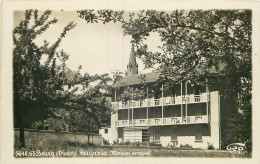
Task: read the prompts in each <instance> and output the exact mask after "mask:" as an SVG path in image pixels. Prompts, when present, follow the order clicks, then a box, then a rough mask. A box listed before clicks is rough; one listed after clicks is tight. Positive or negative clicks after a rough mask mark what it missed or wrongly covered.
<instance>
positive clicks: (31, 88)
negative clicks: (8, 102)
mask: <svg viewBox="0 0 260 164" xmlns="http://www.w3.org/2000/svg"><path fill="white" fill-rule="evenodd" d="M50 14H51V11H49V10H47V11H45V12H44V13H42V14H41V15H39V12H38V10H26V12H25V17H24V19H23V20H21V22H20V24H19V25H18V26H17V27H15V28H14V30H13V45H14V47H13V87H14V88H13V91H14V93H13V95H14V121H15V127H19V128H20V145H21V147H24V146H25V142H24V127H25V126H29V125H27V124H26V125H25V120H27V119H35V121H37V120H36V119H40V120H41V121H42V122H43V120H45V119H46V118H47V116H48V114H52V112H53V109H54V108H55V107H57V106H59V104H60V103H62V101H61V99H62V98H63V97H62V95H61V94H59V92H58V91H59V90H60V91H61V90H62V86H63V83H64V80H65V79H64V78H63V77H64V70H63V68H64V67H62V66H57V64H56V62H57V60H58V59H59V60H60V62H61V63H62V65H63V66H64V65H65V62H66V60H67V59H68V56H67V55H66V54H65V53H64V52H63V51H61V52H57V48H58V46H59V45H60V42H61V40H62V39H63V38H64V37H65V35H66V33H67V32H68V31H69V30H71V29H72V28H74V27H75V24H74V23H73V22H71V23H69V24H68V25H67V26H66V27H65V28H64V30H63V32H62V33H61V34H60V36H59V38H58V39H57V41H56V42H54V44H52V45H49V43H48V42H47V41H44V45H43V46H38V45H37V44H36V43H35V39H37V38H38V37H39V36H40V35H41V34H42V33H44V32H45V31H46V30H47V29H48V28H49V27H50V26H51V25H53V24H55V23H57V19H56V18H54V19H51V20H49V16H50ZM43 56H46V57H47V59H46V61H45V62H44V63H43V64H42V63H41V60H42V59H43ZM31 112H33V113H34V115H31V116H29V117H28V115H30V113H31Z"/></svg>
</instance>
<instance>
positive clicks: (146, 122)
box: [116, 115, 208, 127]
mask: <svg viewBox="0 0 260 164" xmlns="http://www.w3.org/2000/svg"><path fill="white" fill-rule="evenodd" d="M186 120H187V123H186ZM195 123H196V124H199V123H208V116H207V115H201V116H187V119H186V118H185V117H183V118H182V117H165V118H149V119H133V120H130V121H128V120H118V121H116V127H129V126H130V127H132V126H156V125H174V124H195Z"/></svg>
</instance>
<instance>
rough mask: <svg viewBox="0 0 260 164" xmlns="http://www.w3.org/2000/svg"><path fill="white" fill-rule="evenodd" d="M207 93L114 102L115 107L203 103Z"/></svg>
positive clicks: (206, 99)
mask: <svg viewBox="0 0 260 164" xmlns="http://www.w3.org/2000/svg"><path fill="white" fill-rule="evenodd" d="M208 99H209V98H208V95H207V93H202V94H201V95H183V96H177V97H164V98H160V99H154V98H149V99H144V100H129V101H126V102H124V101H120V102H112V108H113V109H127V108H144V107H156V106H168V105H175V104H189V103H202V102H207V101H208Z"/></svg>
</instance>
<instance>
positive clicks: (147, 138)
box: [109, 50, 223, 149]
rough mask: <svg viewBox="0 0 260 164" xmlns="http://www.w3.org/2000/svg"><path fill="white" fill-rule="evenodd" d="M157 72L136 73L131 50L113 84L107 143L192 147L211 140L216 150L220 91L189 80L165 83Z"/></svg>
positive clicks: (207, 143) (205, 146)
mask: <svg viewBox="0 0 260 164" xmlns="http://www.w3.org/2000/svg"><path fill="white" fill-rule="evenodd" d="M159 75H160V74H159V73H156V72H151V73H146V74H138V66H137V63H136V59H135V57H134V52H133V50H132V52H131V54H130V60H129V64H128V66H127V73H126V76H125V77H124V78H123V79H121V80H120V81H119V82H117V83H116V84H115V85H114V87H113V91H112V92H113V95H112V108H113V112H112V115H111V128H110V134H109V135H110V138H109V141H110V142H111V143H112V142H113V141H119V142H120V141H124V142H126V141H130V142H155V143H159V144H161V145H162V146H175V147H180V146H181V145H187V144H188V145H190V146H192V147H193V148H207V147H208V145H209V144H210V145H213V146H214V147H215V148H217V149H219V148H220V145H221V142H220V141H221V129H220V128H221V126H220V122H221V113H220V111H221V110H220V107H223V105H222V106H221V101H220V95H219V92H218V91H210V90H209V88H208V86H200V85H193V86H192V85H191V84H190V83H189V82H181V83H179V84H175V85H173V86H165V85H163V84H160V83H159V82H158V79H159V78H160V76H159ZM138 93H139V94H138ZM140 95H141V96H140Z"/></svg>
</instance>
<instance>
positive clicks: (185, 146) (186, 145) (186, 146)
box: [180, 144, 192, 148]
mask: <svg viewBox="0 0 260 164" xmlns="http://www.w3.org/2000/svg"><path fill="white" fill-rule="evenodd" d="M180 147H183V148H192V145H189V144H185V145H183V144H181V145H180Z"/></svg>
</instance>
